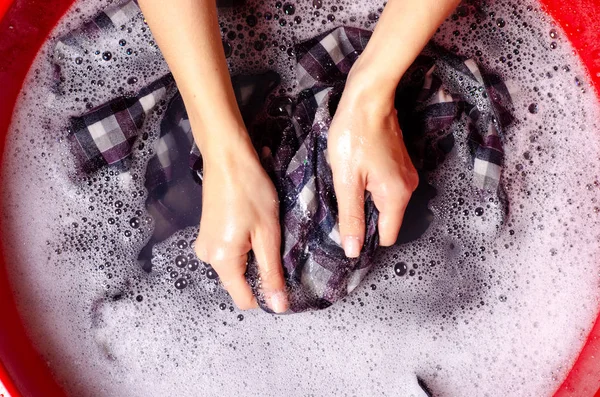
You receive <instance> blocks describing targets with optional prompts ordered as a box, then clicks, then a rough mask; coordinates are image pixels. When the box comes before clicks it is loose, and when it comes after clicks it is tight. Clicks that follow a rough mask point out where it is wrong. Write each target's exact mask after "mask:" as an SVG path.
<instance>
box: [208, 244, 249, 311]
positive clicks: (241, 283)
mask: <svg viewBox="0 0 600 397" xmlns="http://www.w3.org/2000/svg"><path fill="white" fill-rule="evenodd" d="M246 257H247V255H245V254H244V255H241V256H239V257H236V258H233V259H226V260H219V261H217V262H214V263H212V264H211V265H212V267H213V268H214V269H215V271H216V272H217V274H218V275H219V278H220V279H221V283H222V284H223V287H224V288H225V289H226V290H227V292H229V295H231V298H232V299H233V302H234V303H235V305H236V306H237V307H238V308H239V309H241V310H247V309H253V308H255V307H257V306H258V305H257V303H256V298H255V297H254V294H253V293H252V289H251V288H250V285H248V282H247V281H246V277H245V276H244V274H245V273H246Z"/></svg>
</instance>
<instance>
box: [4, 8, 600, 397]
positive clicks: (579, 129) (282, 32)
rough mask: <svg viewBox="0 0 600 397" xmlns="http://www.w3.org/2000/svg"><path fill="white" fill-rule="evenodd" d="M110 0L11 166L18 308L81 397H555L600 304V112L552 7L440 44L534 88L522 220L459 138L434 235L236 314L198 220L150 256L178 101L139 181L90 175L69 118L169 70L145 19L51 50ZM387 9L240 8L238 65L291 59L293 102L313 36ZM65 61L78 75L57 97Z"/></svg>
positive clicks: (47, 52)
mask: <svg viewBox="0 0 600 397" xmlns="http://www.w3.org/2000/svg"><path fill="white" fill-rule="evenodd" d="M109 3H110V2H109V1H101V2H97V1H91V0H80V1H77V2H76V4H75V5H74V7H73V8H72V9H71V11H70V12H69V13H68V15H67V16H66V17H65V18H64V19H63V20H62V21H61V22H60V24H59V26H58V27H57V29H56V30H55V31H54V33H53V37H52V39H51V40H50V41H49V42H48V43H46V45H45V46H44V47H43V48H42V50H41V51H40V54H39V55H38V58H37V60H36V62H35V64H34V66H33V68H32V70H31V71H30V73H29V75H28V78H27V89H26V90H24V91H23V92H22V94H21V97H20V99H19V103H18V107H17V110H16V113H15V117H14V121H13V124H12V125H11V128H10V133H9V137H8V141H7V146H6V156H5V164H3V167H2V171H3V177H4V178H5V179H4V181H5V186H6V187H5V189H4V190H3V192H2V194H3V196H4V204H5V206H6V208H4V209H3V210H2V211H1V212H2V216H3V217H4V219H5V222H4V225H5V226H6V231H5V232H6V234H5V235H6V236H10V239H7V241H11V244H10V245H9V246H8V247H6V248H7V253H8V258H9V261H8V263H11V264H13V265H12V266H11V267H10V268H9V272H10V279H11V282H12V285H13V289H14V292H15V296H16V298H17V303H18V306H19V310H20V312H21V313H22V314H23V316H24V320H25V321H26V323H27V325H28V330H29V332H30V334H31V336H32V339H33V340H34V341H35V343H36V344H37V346H38V348H39V349H40V351H41V352H42V353H43V354H44V356H45V357H46V358H47V360H48V362H49V365H50V366H51V368H52V369H53V371H54V372H55V373H56V376H57V377H58V379H60V381H61V382H62V383H63V384H64V385H65V387H66V389H67V390H68V392H69V393H70V394H72V395H94V396H102V395H106V396H113V395H120V396H128V395H131V396H138V395H155V394H169V395H171V394H181V395H211V394H217V393H219V394H224V395H235V394H241V395H272V394H273V393H274V392H275V391H276V394H289V395H310V394H315V395H374V394H395V395H403V396H410V395H415V396H417V395H423V394H422V391H420V390H421V389H420V388H419V386H418V382H417V376H418V377H419V378H420V379H422V380H423V381H424V382H425V383H426V384H427V385H428V387H429V388H430V389H431V390H433V391H434V393H435V395H440V396H445V395H449V396H450V395H478V396H489V395H523V396H525V395H531V396H539V395H547V394H550V393H551V392H552V390H553V389H554V388H555V387H556V386H557V385H558V384H559V382H560V381H561V380H562V379H563V378H564V376H565V374H566V372H567V371H568V369H569V368H570V365H571V363H572V362H573V360H574V359H575V357H576V355H577V353H578V351H579V348H580V346H581V344H582V343H583V340H584V338H585V337H586V336H587V333H588V331H589V329H590V327H591V324H592V322H593V320H594V318H595V316H596V314H597V307H598V281H599V279H598V274H599V268H598V263H600V261H598V259H599V252H598V251H599V249H600V248H599V247H600V244H598V242H599V237H600V233H599V231H600V224H599V217H600V203H598V199H597V197H598V193H599V191H600V190H599V189H600V182H598V181H599V180H600V177H599V176H598V175H599V174H600V172H599V170H600V162H599V161H598V160H599V159H600V145H599V140H598V137H597V136H596V131H597V130H598V122H599V113H598V109H597V107H596V106H597V105H596V104H595V97H594V96H593V94H592V93H591V92H589V89H588V83H587V76H586V75H585V72H584V70H583V68H582V66H581V64H580V62H579V61H578V59H577V58H575V57H574V56H573V54H572V51H573V50H572V48H571V47H569V45H568V43H567V42H566V41H565V35H564V33H563V32H562V31H560V29H559V28H557V27H556V26H555V25H554V22H553V21H551V20H550V19H549V18H548V17H547V16H546V15H545V14H543V13H542V12H540V11H539V9H538V5H537V3H534V2H531V1H527V2H525V3H519V4H518V5H517V4H513V3H507V2H498V3H495V4H493V5H491V6H490V7H493V8H490V9H486V10H484V11H483V12H482V11H480V10H477V9H475V8H472V7H470V6H468V5H461V6H459V8H458V9H457V10H456V12H455V13H454V14H453V15H452V16H451V17H450V18H448V20H447V21H446V22H445V24H444V25H443V26H442V27H441V28H440V29H439V31H438V32H437V33H436V35H435V37H434V39H435V40H436V41H437V42H439V43H440V44H443V45H444V46H446V47H448V48H453V49H455V50H456V51H458V52H460V53H462V54H466V55H469V56H473V57H474V58H476V60H477V61H478V62H479V63H481V64H483V65H484V66H486V67H488V68H491V69H494V70H496V71H499V72H500V73H501V75H502V76H503V78H504V79H505V80H506V81H508V82H509V83H510V85H511V87H513V88H514V90H515V94H514V105H515V109H516V116H517V122H516V124H515V125H514V126H513V127H511V128H510V129H509V130H508V131H507V135H506V136H505V137H504V144H505V150H506V165H505V168H504V184H505V190H506V194H507V197H508V201H509V203H510V207H509V208H508V216H507V217H506V218H505V217H504V213H505V211H506V210H507V209H506V208H504V207H503V206H502V205H501V203H499V202H497V201H487V200H482V199H481V198H480V197H479V196H478V195H477V194H476V192H474V191H473V190H472V187H471V181H470V177H469V175H470V172H468V171H469V170H468V169H469V167H470V163H469V154H468V148H467V147H465V146H464V145H460V144H459V145H457V147H456V150H454V151H453V152H452V153H451V154H450V155H449V157H448V159H447V160H446V162H445V164H444V165H443V166H442V167H441V168H440V169H439V170H438V171H436V172H435V173H434V174H432V175H431V178H430V182H431V184H432V185H434V186H435V187H436V189H437V190H438V195H437V197H435V198H434V199H433V200H432V201H431V203H430V206H431V210H432V212H433V215H434V216H433V221H432V223H431V225H430V227H429V229H428V230H427V231H426V232H425V233H424V235H423V236H421V237H420V238H419V239H417V240H416V241H414V242H412V243H409V244H404V245H400V246H397V247H393V248H389V249H381V250H380V251H379V254H378V258H377V261H378V265H377V266H376V268H375V269H374V270H373V271H372V272H371V273H370V274H369V275H368V277H367V278H366V279H365V281H364V282H363V283H362V285H361V286H359V287H358V288H357V289H356V291H355V292H353V293H352V294H351V295H350V296H348V297H347V298H346V299H344V301H343V302H339V303H337V304H335V305H334V306H333V307H331V308H329V309H327V310H325V311H321V312H316V313H303V314H296V315H293V316H284V317H277V316H271V315H268V314H266V313H263V312H261V311H251V312H244V313H243V314H241V313H240V312H239V311H238V310H237V309H235V308H234V307H233V305H232V302H231V300H230V299H229V297H228V296H227V295H226V293H225V292H224V291H223V290H222V289H221V288H220V287H219V286H218V277H217V275H216V273H215V272H214V270H213V269H212V268H210V266H205V265H204V264H203V263H201V262H198V261H197V260H196V259H195V257H194V255H193V240H194V239H195V237H196V235H195V233H196V230H195V228H187V229H184V230H181V231H180V232H178V233H176V234H175V235H173V236H172V237H170V238H169V239H167V240H165V241H163V242H162V243H160V244H158V245H157V246H156V247H155V249H154V254H155V258H154V262H155V267H154V269H155V270H154V271H153V272H152V273H150V274H146V273H145V272H144V271H143V270H142V269H141V268H140V266H139V264H138V263H137V262H136V260H135V258H136V257H137V253H138V252H139V250H140V249H141V248H142V247H143V246H144V245H145V243H146V241H147V240H148V239H149V238H150V236H151V235H152V232H153V230H154V222H153V220H152V217H151V215H150V214H148V213H147V211H146V209H145V206H144V202H145V199H146V191H145V190H144V181H143V175H144V170H145V166H146V163H147V161H148V159H149V158H150V157H151V156H152V154H153V153H152V147H153V142H154V141H155V140H156V138H157V128H156V126H157V125H158V122H159V120H160V119H161V112H163V111H164V109H165V106H166V104H165V103H162V104H159V106H158V109H157V111H156V112H154V113H152V114H151V115H150V116H149V117H150V118H149V120H148V125H149V126H150V127H149V128H147V130H146V131H145V132H144V135H143V137H142V139H140V141H139V143H138V145H137V146H136V148H135V150H134V154H133V164H132V169H131V170H130V171H129V172H128V173H126V174H118V173H116V172H115V171H114V170H110V169H106V170H102V171H100V172H98V173H97V174H95V175H91V176H88V177H85V178H82V177H80V176H79V177H78V176H74V175H73V172H72V170H73V164H74V163H73V160H72V158H71V155H70V152H69V149H68V146H67V144H66V142H65V137H66V134H67V131H66V129H65V125H66V120H67V119H68V117H69V116H71V115H77V114H81V113H82V112H84V111H86V109H89V108H92V107H93V106H96V105H98V104H101V103H103V102H105V101H107V100H108V99H110V98H113V97H115V96H116V95H126V94H131V93H134V92H135V91H136V90H138V89H139V88H141V87H143V86H144V85H146V84H148V83H149V82H151V81H153V80H155V79H156V78H157V76H160V75H162V74H164V73H166V72H167V67H166V64H165V63H164V61H163V60H162V58H161V56H160V53H159V51H158V48H157V46H156V44H155V43H154V41H153V38H152V36H151V34H150V32H149V30H148V27H147V25H146V24H145V23H144V20H143V18H142V17H137V18H133V19H132V20H131V21H129V22H127V23H126V24H124V25H123V26H120V27H118V29H117V31H116V32H115V33H114V34H113V35H106V36H103V37H102V38H95V39H93V40H92V41H91V43H90V47H89V51H88V52H87V53H84V54H80V55H79V56H77V57H74V58H73V59H70V58H69V57H68V56H66V55H61V54H60V53H57V54H54V53H53V51H52V48H53V46H54V44H55V43H56V37H59V36H61V35H63V34H64V33H66V32H67V31H69V30H70V29H72V28H73V26H75V25H77V24H79V23H81V22H82V21H84V20H86V19H88V18H90V17H91V16H93V15H94V14H96V13H97V12H98V9H99V8H103V7H105V6H107V5H108V4H109ZM381 7H382V5H381V4H380V3H378V2H374V1H363V2H360V4H359V3H358V2H352V1H342V0H340V1H328V0H314V1H312V2H289V3H288V2H277V3H261V2H256V1H248V4H247V6H246V7H244V8H240V9H228V10H223V11H222V12H221V19H220V27H221V31H222V34H223V41H224V47H225V50H226V52H227V54H228V61H229V63H230V68H231V70H232V72H233V73H238V72H242V71H243V72H257V71H262V70H264V69H267V68H276V69H277V70H278V72H280V73H281V74H282V77H283V84H282V86H281V89H280V91H279V92H278V94H279V95H281V96H287V95H290V96H291V95H294V94H295V82H294V80H293V65H294V54H293V50H292V48H293V44H294V43H296V42H298V41H301V40H304V39H306V38H309V37H312V36H314V35H315V34H318V33H321V32H324V31H326V30H329V29H331V28H333V27H335V26H338V25H342V24H343V25H351V26H356V27H363V28H373V27H374V24H375V23H376V21H377V20H378V18H379V15H380V14H381V12H382V8H381ZM284 21H285V22H284ZM108 54H110V56H109V55H108ZM55 56H56V58H55V59H53V57H55ZM61 56H62V58H61ZM53 60H54V61H57V62H59V63H60V64H61V66H62V67H63V73H64V75H68V76H71V77H72V78H70V79H69V80H68V81H63V82H62V83H61V84H60V86H59V87H60V89H58V90H57V88H56V87H57V86H56V84H55V82H54V81H53V80H52V78H51V76H52V73H53V70H52V67H51V61H53ZM280 104H281V106H285V105H286V100H285V98H283V99H282V100H281V103H280ZM273 111H274V112H276V111H277V109H273ZM152 126H154V127H152ZM455 133H456V134H457V136H461V135H460V134H464V131H463V130H462V129H458V130H457V131H455ZM457 142H461V139H457ZM584 165H585V166H584ZM501 220H503V222H501ZM498 225H500V226H499V227H498ZM6 245H8V244H6Z"/></svg>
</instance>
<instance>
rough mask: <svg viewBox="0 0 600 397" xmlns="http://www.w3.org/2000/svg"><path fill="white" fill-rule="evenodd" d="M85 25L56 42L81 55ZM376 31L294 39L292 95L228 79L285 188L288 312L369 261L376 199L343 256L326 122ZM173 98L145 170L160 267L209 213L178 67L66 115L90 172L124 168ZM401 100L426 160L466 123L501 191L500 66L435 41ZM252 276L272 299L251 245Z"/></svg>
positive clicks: (447, 146) (403, 119) (487, 176)
mask: <svg viewBox="0 0 600 397" xmlns="http://www.w3.org/2000/svg"><path fill="white" fill-rule="evenodd" d="M128 4H129V5H130V4H132V3H128ZM129 5H127V7H129ZM113 13H114V12H113ZM117 14H118V13H117ZM107 15H109V14H107ZM99 18H100V17H99ZM104 19H105V18H104V17H102V18H100V19H99V20H104ZM96 25H97V24H96ZM81 34H84V33H83V32H74V33H72V34H70V35H68V37H67V38H68V40H62V41H61V42H60V43H59V45H58V46H57V51H60V52H61V54H62V55H63V56H65V54H66V56H74V55H75V54H76V51H79V50H80V48H79V49H77V48H78V47H80V45H79V44H77V45H74V44H73V43H80V42H81V41H80V40H78V39H77V36H78V35H81ZM370 36H371V32H369V31H366V30H361V29H357V28H351V27H339V28H336V29H334V30H332V31H329V32H326V33H324V34H321V35H319V36H317V37H315V38H313V39H310V40H308V41H306V42H303V43H300V44H298V45H297V46H296V48H295V50H296V54H297V67H296V77H297V82H298V92H299V94H298V95H297V96H295V97H274V96H273V95H271V96H269V93H271V92H272V90H273V89H274V88H275V87H276V86H277V85H278V83H279V76H278V75H277V74H276V73H275V72H266V73H264V74H262V75H255V76H235V77H233V78H232V83H233V86H234V89H235V92H236V97H237V99H238V103H239V106H240V109H241V110H242V114H243V116H244V121H245V122H246V125H247V127H248V130H249V133H250V135H251V137H252V139H253V142H254V144H255V147H256V150H257V151H258V153H259V155H260V156H261V159H262V161H263V164H264V167H265V169H266V170H267V172H268V174H269V176H270V177H271V179H272V180H273V183H274V184H275V187H276V189H277V191H278V194H279V199H280V220H281V228H282V247H281V249H282V261H283V266H284V271H285V278H286V282H287V286H288V288H289V292H290V311H291V312H301V311H306V310H315V309H323V308H326V307H328V306H330V305H331V304H332V303H334V302H336V301H337V300H339V299H341V298H343V297H344V296H346V295H347V294H349V293H350V292H351V291H352V290H353V289H354V288H356V286H357V285H358V284H359V283H360V282H361V280H362V279H363V278H364V277H365V275H366V274H367V273H368V271H369V270H370V268H371V266H372V265H373V261H372V258H373V255H374V253H375V250H376V249H377V246H378V234H377V217H378V212H377V209H376V208H375V206H374V204H373V202H372V201H371V200H370V199H369V198H368V197H367V200H366V203H365V213H366V236H365V244H364V248H363V251H362V253H361V255H360V257H359V258H356V259H348V258H346V257H345V255H344V251H343V249H342V248H341V246H340V236H339V229H338V224H337V218H338V213H337V203H336V197H335V193H334V189H333V181H332V175H331V169H330V166H329V164H328V156H327V133H328V128H329V125H330V122H331V118H332V116H333V114H334V113H335V109H336V106H337V102H338V100H339V97H340V95H341V93H342V91H343V88H344V83H345V78H346V76H347V73H348V72H349V70H350V68H351V67H352V64H353V63H354V62H355V61H356V59H357V58H358V57H359V56H360V54H361V52H362V51H363V50H364V48H365V46H366V44H367V43H368V40H369V38H370ZM165 100H170V102H169V105H168V107H167V109H166V112H165V114H164V116H163V118H162V122H161V126H160V136H159V137H158V139H157V140H156V141H155V143H154V153H155V155H154V157H153V158H151V159H150V161H149V163H148V166H147V169H146V175H145V178H146V179H145V186H146V188H147V190H148V199H147V202H146V205H147V208H148V211H149V212H150V214H152V216H153V218H154V221H155V230H154V234H153V236H152V238H151V240H150V241H149V242H148V244H147V245H146V247H145V248H144V249H143V250H142V252H141V253H140V260H141V261H142V262H143V266H144V269H145V270H147V271H151V270H152V265H151V258H152V247H153V246H154V244H156V243H157V242H160V241H162V240H164V239H166V238H168V237H169V236H171V235H172V234H173V233H174V232H175V231H177V230H180V229H182V228H184V227H188V226H196V225H197V224H198V222H199V221H200V220H201V185H202V158H201V154H200V153H199V151H198V149H197V148H196V147H195V145H194V144H193V138H192V135H191V129H190V125H189V121H188V119H187V115H186V113H185V108H184V105H183V102H182V100H181V97H180V96H179V94H177V93H176V88H175V87H174V82H173V79H172V76H170V75H167V76H164V77H162V78H160V79H158V80H157V81H155V82H153V83H152V84H150V85H148V86H147V87H145V88H144V89H142V90H141V91H140V92H139V93H138V94H137V95H136V96H134V97H119V98H115V99H114V100H112V101H110V102H109V103H106V104H104V105H102V106H99V107H97V108H94V109H92V110H90V111H89V112H88V113H86V114H84V115H81V116H78V117H74V118H72V119H71V120H70V125H71V130H70V133H69V134H70V135H69V138H70V140H71V142H72V148H73V153H74V157H75V158H76V159H77V166H78V168H79V169H80V170H81V171H82V172H84V173H88V174H89V173H94V172H96V171H97V170H99V169H100V168H103V167H115V168H116V169H118V170H119V171H121V172H126V171H127V169H128V167H129V164H130V162H131V159H132V153H134V151H135V149H134V143H135V142H136V141H138V140H139V138H140V135H141V134H142V132H141V131H142V126H143V124H144V121H145V120H146V119H147V118H148V115H149V114H150V113H151V112H153V111H156V109H157V104H159V103H160V101H165ZM396 107H397V109H398V111H399V112H398V116H399V121H400V124H401V126H402V128H403V131H404V137H405V140H406V144H407V147H408V149H409V152H410V153H411V157H412V159H413V162H414V163H415V166H416V167H417V169H419V171H421V172H426V171H430V170H433V169H435V168H436V167H437V166H438V165H439V164H440V163H441V162H443V161H444V158H445V156H446V155H447V154H448V153H449V152H450V151H451V150H452V148H453V146H454V145H455V138H454V136H453V135H452V133H451V131H452V130H453V129H454V128H468V131H469V134H468V139H467V142H463V143H464V144H466V145H468V147H469V148H470V150H471V154H472V158H473V163H472V165H473V167H472V176H473V177H472V180H473V184H474V186H475V187H476V188H477V189H479V190H480V191H481V192H484V193H486V194H487V195H492V196H494V195H498V196H499V198H501V199H502V198H503V195H502V188H501V184H500V177H501V169H502V163H503V151H502V143H501V138H500V137H501V135H502V132H503V129H504V128H506V126H508V125H509V124H510V123H511V121H512V116H511V114H510V108H511V98H510V94H509V92H508V89H507V87H506V85H505V84H504V83H503V82H502V80H501V79H500V78H499V77H498V76H496V75H493V74H490V73H487V72H485V71H483V70H482V69H481V68H480V67H478V65H477V64H476V63H475V62H474V61H473V60H470V59H466V60H465V59H464V58H461V57H459V56H457V55H455V54H453V53H451V52H449V51H447V50H445V49H443V48H438V47H437V46H435V45H434V44H430V45H429V46H428V47H427V48H426V49H425V50H424V52H423V54H422V55H421V56H419V57H418V58H417V59H416V61H415V62H414V64H413V65H412V66H411V68H410V69H409V70H408V71H407V73H406V74H405V76H404V78H403V80H402V82H401V83H400V85H399V87H398V90H397V95H396ZM248 279H249V281H250V283H251V285H252V286H253V287H254V288H255V290H256V292H257V295H258V297H259V302H260V303H261V306H262V307H263V308H265V309H266V306H265V305H264V302H262V299H260V281H259V278H258V271H257V264H256V261H255V260H254V258H253V256H252V254H250V255H249V263H248ZM266 310H268V309H266Z"/></svg>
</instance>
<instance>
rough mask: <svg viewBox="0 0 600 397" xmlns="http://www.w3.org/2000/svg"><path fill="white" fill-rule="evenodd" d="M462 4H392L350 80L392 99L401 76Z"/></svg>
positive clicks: (450, 0) (446, 0) (438, 0)
mask: <svg viewBox="0 0 600 397" xmlns="http://www.w3.org/2000/svg"><path fill="white" fill-rule="evenodd" d="M459 2H460V0H389V2H388V4H387V5H386V6H385V9H384V11H383V13H382V14H381V18H380V19H379V22H378V23H377V25H376V27H375V31H374V32H373V36H372V37H371V39H370V41H369V44H368V45H367V47H366V48H365V51H364V52H363V53H362V55H361V56H360V58H359V59H358V61H357V62H356V63H355V65H354V67H353V68H352V72H351V75H350V77H351V78H352V80H354V81H353V83H354V85H355V86H360V87H353V89H362V88H363V87H362V86H363V85H365V86H366V85H368V86H372V87H376V90H377V91H378V92H380V93H385V94H386V95H387V96H393V95H394V91H395V89H396V86H397V85H398V83H399V82H400V79H401V78H402V75H403V74H404V72H406V70H407V69H408V67H409V66H410V65H411V64H412V62H413V61H414V60H415V58H416V57H417V55H418V54H419V53H420V52H421V50H422V49H423V47H425V45H426V44H427V42H428V41H429V39H430V38H431V36H433V34H434V33H435V31H436V30H437V28H438V27H439V26H440V25H441V24H442V22H443V21H444V19H446V17H447V16H448V15H449V14H450V13H451V12H452V10H454V8H455V7H456V6H457V5H458V3H459Z"/></svg>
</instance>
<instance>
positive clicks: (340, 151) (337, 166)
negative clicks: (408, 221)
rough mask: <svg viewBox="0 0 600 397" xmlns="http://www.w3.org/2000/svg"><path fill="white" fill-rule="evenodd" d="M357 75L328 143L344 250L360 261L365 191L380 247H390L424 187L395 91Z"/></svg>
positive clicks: (349, 83) (349, 84) (348, 87)
mask: <svg viewBox="0 0 600 397" xmlns="http://www.w3.org/2000/svg"><path fill="white" fill-rule="evenodd" d="M357 69H358V67H357V68H356V69H354V70H353V71H351V73H350V75H349V77H348V81H347V83H346V88H345V90H344V93H343V95H342V98H341V100H340V103H339V105H338V108H337V111H336V113H335V116H334V118H333V121H332V124H331V128H330V129H329V138H328V151H329V156H330V160H331V168H332V171H333V182H334V188H335V192H336V195H337V201H338V209H339V226H340V235H341V241H342V247H343V248H344V251H345V253H346V256H347V257H350V258H354V257H357V256H359V254H360V251H361V249H362V245H363V243H364V239H365V206H364V200H365V191H369V192H370V193H371V197H372V199H373V201H374V203H375V206H376V207H377V209H378V210H379V225H378V226H379V243H380V245H383V246H390V245H392V244H394V243H395V242H396V239H397V237H398V232H399V231H400V226H401V225H402V218H403V216H404V211H405V209H406V205H407V203H408V200H409V199H410V196H411V194H412V193H413V191H414V190H415V189H416V187H417V185H418V182H419V177H418V175H417V172H416V170H415V168H414V166H413V164H412V162H411V160H410V157H409V156H408V153H407V151H406V147H405V145H404V141H403V139H402V131H401V130H400V126H399V125H398V117H397V112H396V110H395V109H394V92H393V91H394V89H395V85H394V84H393V83H392V84H391V87H392V89H387V90H386V89H384V88H382V87H380V86H375V85H373V84H372V82H373V81H374V79H372V78H371V79H363V77H362V76H363V75H362V74H361V73H360V72H356V70H357ZM371 77H372V76H371ZM388 86H390V85H389V84H388Z"/></svg>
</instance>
